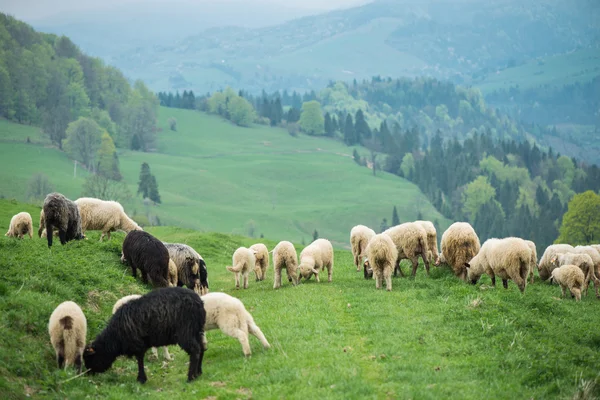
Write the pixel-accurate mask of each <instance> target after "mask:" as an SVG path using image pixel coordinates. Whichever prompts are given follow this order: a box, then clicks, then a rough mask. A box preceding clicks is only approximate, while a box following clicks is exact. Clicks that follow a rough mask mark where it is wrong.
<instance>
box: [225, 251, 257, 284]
mask: <svg viewBox="0 0 600 400" xmlns="http://www.w3.org/2000/svg"><path fill="white" fill-rule="evenodd" d="M255 254H256V250H251V249H248V248H246V247H240V248H238V249H237V250H236V251H235V252H234V253H233V257H232V263H233V265H229V266H227V270H228V271H231V272H233V273H234V274H235V287H236V289H239V288H240V278H241V279H243V281H244V289H248V274H249V273H250V270H251V269H252V268H254V266H255V265H256V259H255Z"/></svg>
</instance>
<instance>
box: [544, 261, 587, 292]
mask: <svg viewBox="0 0 600 400" xmlns="http://www.w3.org/2000/svg"><path fill="white" fill-rule="evenodd" d="M550 261H551V262H552V264H554V265H555V268H559V267H561V266H563V265H576V266H578V267H579V269H581V271H582V272H583V275H584V276H585V281H584V293H585V295H586V296H587V291H588V287H589V286H590V279H592V276H593V275H594V261H593V260H592V257H590V256H589V255H588V254H585V253H571V252H567V253H562V254H557V255H555V256H554V257H553V258H552V260H550Z"/></svg>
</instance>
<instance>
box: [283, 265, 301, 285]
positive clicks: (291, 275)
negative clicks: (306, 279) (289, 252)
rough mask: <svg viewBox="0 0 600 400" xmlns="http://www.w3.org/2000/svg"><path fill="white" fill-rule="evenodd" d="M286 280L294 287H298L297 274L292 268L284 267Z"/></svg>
mask: <svg viewBox="0 0 600 400" xmlns="http://www.w3.org/2000/svg"><path fill="white" fill-rule="evenodd" d="M286 271H287V276H288V280H289V281H290V282H292V284H293V285H294V286H297V285H298V273H297V271H296V269H295V268H294V267H292V266H289V267H286Z"/></svg>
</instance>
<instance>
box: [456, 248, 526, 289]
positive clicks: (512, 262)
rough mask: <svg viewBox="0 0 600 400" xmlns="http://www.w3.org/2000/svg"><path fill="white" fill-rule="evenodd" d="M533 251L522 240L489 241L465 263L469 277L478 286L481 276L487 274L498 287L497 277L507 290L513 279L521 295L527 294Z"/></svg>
mask: <svg viewBox="0 0 600 400" xmlns="http://www.w3.org/2000/svg"><path fill="white" fill-rule="evenodd" d="M530 262H531V250H530V249H529V246H528V245H527V243H525V241H524V240H523V239H521V238H514V237H510V238H504V239H495V238H493V239H488V240H486V242H485V243H484V244H483V245H482V246H481V249H480V250H479V253H477V255H476V256H475V257H473V258H472V259H471V261H470V262H468V263H465V267H466V269H467V277H468V278H469V280H470V281H471V283H473V284H476V283H477V281H478V280H479V278H480V277H481V275H483V274H484V273H487V274H488V275H489V276H490V278H491V279H492V285H493V286H496V275H498V276H499V277H500V278H501V279H502V284H503V286H504V288H505V289H507V288H508V280H509V279H511V280H512V281H513V282H514V283H515V284H516V285H517V286H518V287H519V290H520V291H521V293H523V292H525V287H526V286H527V276H528V274H529V264H530Z"/></svg>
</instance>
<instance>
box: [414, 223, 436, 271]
mask: <svg viewBox="0 0 600 400" xmlns="http://www.w3.org/2000/svg"><path fill="white" fill-rule="evenodd" d="M415 223H416V224H419V225H421V226H422V227H423V229H425V232H426V233H427V250H428V252H429V253H428V257H429V261H431V262H434V261H435V260H436V258H437V256H438V245H437V231H436V230H435V225H433V222H431V221H415Z"/></svg>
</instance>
